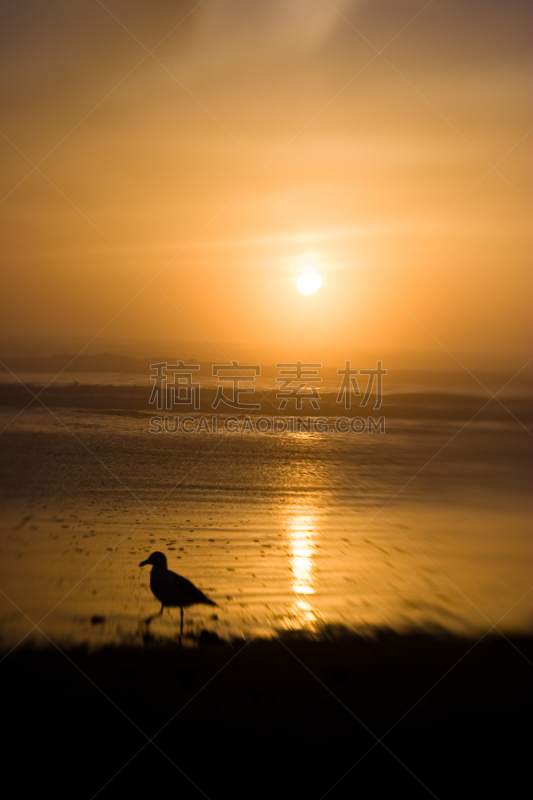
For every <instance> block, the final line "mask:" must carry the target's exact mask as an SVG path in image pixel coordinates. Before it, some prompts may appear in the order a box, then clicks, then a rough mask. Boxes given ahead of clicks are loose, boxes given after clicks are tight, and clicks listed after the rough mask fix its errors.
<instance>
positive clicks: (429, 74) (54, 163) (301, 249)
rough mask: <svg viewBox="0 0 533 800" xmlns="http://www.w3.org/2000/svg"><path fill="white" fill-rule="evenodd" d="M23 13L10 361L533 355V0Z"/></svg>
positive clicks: (10, 58) (16, 57) (6, 157)
mask: <svg viewBox="0 0 533 800" xmlns="http://www.w3.org/2000/svg"><path fill="white" fill-rule="evenodd" d="M3 17H4V19H3V23H2V26H1V27H2V32H1V38H2V45H1V52H2V55H1V69H0V75H1V78H0V82H1V83H0V91H1V96H2V104H1V105H2V108H3V111H2V117H1V121H0V134H1V135H0V148H1V153H2V162H3V164H4V169H3V171H2V177H1V179H0V201H1V204H0V215H1V217H2V225H1V229H2V233H1V237H2V242H1V251H2V253H3V255H2V268H1V273H2V278H1V280H2V291H1V293H0V333H1V336H2V342H3V344H2V346H1V347H0V351H1V353H0V355H2V357H4V358H8V357H9V355H10V354H11V353H14V352H17V351H20V350H21V349H24V350H25V351H27V352H32V351H33V352H41V351H44V350H47V351H49V352H56V351H58V350H59V351H60V352H77V351H78V350H82V349H83V351H84V352H93V353H97V352H111V351H118V350H121V351H128V352H131V353H132V354H135V353H139V354H142V355H145V354H147V353H150V352H151V351H154V352H155V351H158V350H159V351H160V350H161V348H162V347H165V348H166V350H167V351H170V350H172V351H173V352H174V351H175V354H176V357H177V358H179V357H181V355H183V354H185V353H186V354H187V355H188V356H189V355H191V353H192V354H193V355H196V356H198V357H202V358H210V357H212V358H213V359H214V360H220V357H221V355H223V356H224V357H225V358H227V359H228V360H229V359H231V358H240V357H246V358H254V359H256V360H260V359H262V360H266V361H271V362H273V361H282V360H287V359H297V358H300V359H304V360H305V359H307V360H308V361H309V360H313V361H322V362H324V363H330V364H334V363H339V364H340V365H341V366H342V365H343V363H344V360H345V359H347V358H357V357H361V358H362V357H365V358H372V359H374V360H376V359H378V358H381V359H383V361H384V362H386V361H387V359H389V360H391V361H394V360H395V359H396V361H402V360H403V361H405V363H410V364H417V363H420V364H428V363H429V364H431V363H432V364H437V363H442V364H445V365H448V366H450V365H451V366H457V365H458V364H459V365H465V367H467V368H468V369H469V370H472V371H474V372H475V371H476V370H478V369H480V368H481V367H486V365H487V364H492V365H498V367H499V368H501V369H503V370H504V371H505V370H507V372H508V374H509V377H510V376H511V375H512V374H513V373H514V372H516V371H517V370H519V369H520V368H521V367H522V366H523V365H524V364H525V362H526V361H527V360H528V359H529V358H530V357H531V354H530V350H531V296H532V294H531V289H532V286H531V255H532V253H531V242H532V238H531V195H532V192H531V177H532V172H531V139H532V136H531V129H532V120H531V74H532V73H531V50H532V47H531V44H532V43H531V35H530V30H531V13H530V10H529V7H528V3H526V2H522V0H511V2H507V3H502V2H500V1H499V0H487V1H486V2H483V3H480V2H479V0H433V1H432V2H423V1H422V0H420V1H419V0H331V2H329V1H328V0H204V2H196V3H195V2H192V0H191V2H189V0H187V2H171V0H150V2H147V1H146V2H145V1H144V0H105V1H104V2H98V0H77V2H75V3H72V2H67V1H66V0H65V1H64V2H57V1H56V0H50V1H49V2H46V3H44V2H36V1H35V0H32V1H31V2H28V1H26V2H25V1H24V0H22V2H20V3H17V4H10V5H9V6H6V7H4V10H3ZM309 270H312V271H318V272H319V273H320V274H321V276H322V281H323V283H322V287H321V289H320V290H319V291H318V292H316V293H315V294H312V295H309V296H303V295H301V294H299V293H298V292H297V290H296V280H297V278H298V276H299V275H300V274H301V273H303V272H306V271H309ZM367 366H368V365H367Z"/></svg>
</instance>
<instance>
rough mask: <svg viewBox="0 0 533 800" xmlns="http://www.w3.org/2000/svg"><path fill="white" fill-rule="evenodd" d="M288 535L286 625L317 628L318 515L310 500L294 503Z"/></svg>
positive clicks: (286, 526)
mask: <svg viewBox="0 0 533 800" xmlns="http://www.w3.org/2000/svg"><path fill="white" fill-rule="evenodd" d="M284 529H285V536H286V538H287V543H288V545H289V567H290V573H291V587H290V589H291V594H292V595H293V597H294V599H293V602H292V603H291V604H290V605H289V606H288V608H287V610H286V612H285V614H284V617H283V627H285V628H287V629H291V630H298V629H301V628H305V629H307V630H315V629H316V628H317V625H318V622H319V620H320V615H319V614H318V612H317V611H316V609H315V606H314V604H313V602H312V596H313V595H314V594H315V593H316V567H315V562H314V559H315V556H316V551H317V540H318V536H319V526H318V515H317V513H316V510H315V509H313V507H312V505H311V504H310V503H309V501H301V502H299V503H297V504H294V505H292V506H291V507H290V508H289V509H288V510H287V512H286V517H285V519H284Z"/></svg>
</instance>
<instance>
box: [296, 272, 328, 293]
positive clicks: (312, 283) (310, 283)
mask: <svg viewBox="0 0 533 800" xmlns="http://www.w3.org/2000/svg"><path fill="white" fill-rule="evenodd" d="M321 286H322V278H321V277H320V275H319V274H318V272H306V273H305V275H300V277H299V278H298V281H297V283H296V287H297V289H298V291H299V292H301V293H302V294H313V292H316V290H317V289H320V287H321Z"/></svg>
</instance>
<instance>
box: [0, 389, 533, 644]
mask: <svg viewBox="0 0 533 800" xmlns="http://www.w3.org/2000/svg"><path fill="white" fill-rule="evenodd" d="M16 414H17V409H14V408H9V407H4V408H2V409H0V423H1V427H2V428H4V427H5V426H7V427H5V430H3V432H2V434H1V436H0V452H1V455H0V480H1V486H2V496H3V510H2V519H1V530H2V536H1V551H0V556H1V557H0V622H1V633H0V635H1V638H2V644H3V645H4V646H8V647H9V646H13V645H16V644H18V643H20V642H21V641H24V642H26V643H27V642H34V643H38V644H40V643H45V642H46V641H47V640H50V639H52V640H53V641H56V642H63V643H83V642H89V643H92V644H99V643H104V642H122V641H139V642H140V641H142V638H143V635H145V634H146V630H147V629H146V626H145V625H144V623H143V619H144V618H145V617H147V616H148V615H150V614H153V613H155V612H157V611H158V610H159V603H158V602H157V601H156V600H155V598H154V597H153V596H152V594H151V592H150V589H149V572H148V568H146V567H145V568H140V567H139V562H140V561H142V560H144V559H145V558H146V557H147V556H148V555H149V553H150V552H151V551H153V550H161V551H163V552H165V553H166V554H167V556H168V559H169V567H170V568H171V569H174V570H175V571H176V572H178V573H180V574H182V575H184V576H186V577H187V578H189V579H190V580H192V581H193V582H194V583H195V584H196V585H197V586H198V587H200V588H201V589H202V590H203V591H204V592H205V593H206V594H208V595H209V596H210V597H211V598H212V599H213V600H215V601H216V603H217V606H218V607H217V608H211V607H207V606H195V607H192V608H190V609H186V611H185V630H186V633H196V634H198V633H199V632H200V631H201V630H204V629H206V630H208V631H212V632H214V633H216V634H218V635H219V636H221V637H226V638H230V637H236V636H237V637H239V636H244V637H249V636H254V635H260V636H276V635H278V634H279V633H280V632H281V631H287V630H294V631H305V632H307V633H308V634H309V635H324V634H327V633H328V632H330V633H331V632H332V631H335V630H336V629H337V628H348V629H350V630H354V631H359V632H365V633H368V634H371V633H372V632H373V631H374V630H375V629H376V628H380V627H388V628H392V629H394V630H396V631H406V630H411V629H413V628H422V629H424V630H428V631H435V630H441V631H449V632H453V633H464V634H475V635H480V636H481V635H483V634H484V633H485V632H487V631H491V632H494V631H495V630H501V631H503V632H525V631H529V632H530V631H531V629H532V619H533V614H532V605H531V598H532V594H531V586H532V584H533V580H532V573H531V521H532V508H531V471H532V470H531V464H532V462H531V436H530V435H528V434H527V432H526V431H525V430H524V428H523V426H521V425H520V424H518V423H517V421H516V420H515V419H513V418H512V417H511V416H509V415H505V414H504V415H503V416H502V415H499V416H497V417H495V416H494V414H492V415H491V414H490V413H489V410H488V409H487V410H486V412H485V411H484V412H481V413H480V414H479V415H478V416H477V417H476V418H475V419H474V420H472V421H471V422H469V423H468V424H466V425H465V424H464V421H462V420H458V419H455V418H444V419H443V418H440V419H438V418H432V419H429V418H425V419H418V420H417V419H416V418H413V415H412V414H411V415H410V418H409V419H401V418H398V416H396V417H395V418H392V419H391V420H387V426H386V430H385V433H376V432H374V433H363V434H355V433H351V434H344V435H341V434H326V433H305V432H304V433H297V434H296V433H295V434H289V433H285V434H273V433H267V434H260V433H255V434H252V433H242V434H239V433H228V432H224V431H223V430H220V431H219V432H218V433H217V434H208V433H200V434H193V435H188V434H185V433H182V432H177V433H174V434H168V433H166V434H160V435H154V434H153V433H150V432H149V429H150V424H149V418H148V416H147V415H142V414H139V415H132V414H131V413H127V412H124V413H120V412H116V411H114V413H106V412H105V410H104V411H102V410H99V411H98V412H95V411H91V410H88V409H77V408H65V407H61V408H58V409H53V408H52V411H51V412H50V411H49V410H47V409H45V408H42V407H39V406H38V405H36V404H34V405H32V406H31V407H29V408H27V409H25V410H24V411H23V412H22V413H20V414H19V415H18V416H16ZM442 416H444V417H445V416H446V415H441V417H442ZM415 417H416V415H415ZM150 630H151V633H152V634H153V635H154V636H156V637H175V636H176V635H177V634H178V632H179V609H172V610H168V609H167V610H165V612H164V614H163V616H162V617H158V618H156V619H155V620H154V621H153V622H152V625H151V626H150Z"/></svg>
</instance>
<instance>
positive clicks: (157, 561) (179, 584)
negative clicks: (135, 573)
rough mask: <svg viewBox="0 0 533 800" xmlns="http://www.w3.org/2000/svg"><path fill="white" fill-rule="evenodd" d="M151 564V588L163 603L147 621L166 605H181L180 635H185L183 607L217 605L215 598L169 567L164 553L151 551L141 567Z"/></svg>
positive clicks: (174, 606)
mask: <svg viewBox="0 0 533 800" xmlns="http://www.w3.org/2000/svg"><path fill="white" fill-rule="evenodd" d="M147 564H151V566H152V571H151V573H150V589H151V590H152V593H153V594H154V595H155V597H156V598H157V599H158V600H159V602H160V603H161V611H159V613H158V614H154V615H153V616H151V617H148V619H147V620H146V623H147V624H149V623H150V622H151V621H152V620H153V619H154V617H158V616H159V615H160V614H162V613H163V609H164V608H165V606H167V607H168V608H176V607H178V606H179V608H180V609H181V627H180V636H182V635H183V609H184V608H187V606H194V605H199V604H202V605H205V606H216V603H215V602H214V601H213V600H210V599H209V597H206V595H205V594H204V593H203V592H201V591H200V589H197V588H196V586H195V585H194V583H191V581H189V580H187V578H183V577H182V576H181V575H177V574H176V573H175V572H172V570H170V569H168V567H167V557H166V555H165V554H164V553H160V552H159V551H158V550H156V551H155V552H154V553H151V554H150V555H149V556H148V558H147V559H146V561H141V563H140V564H139V566H140V567H144V566H146V565H147Z"/></svg>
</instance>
